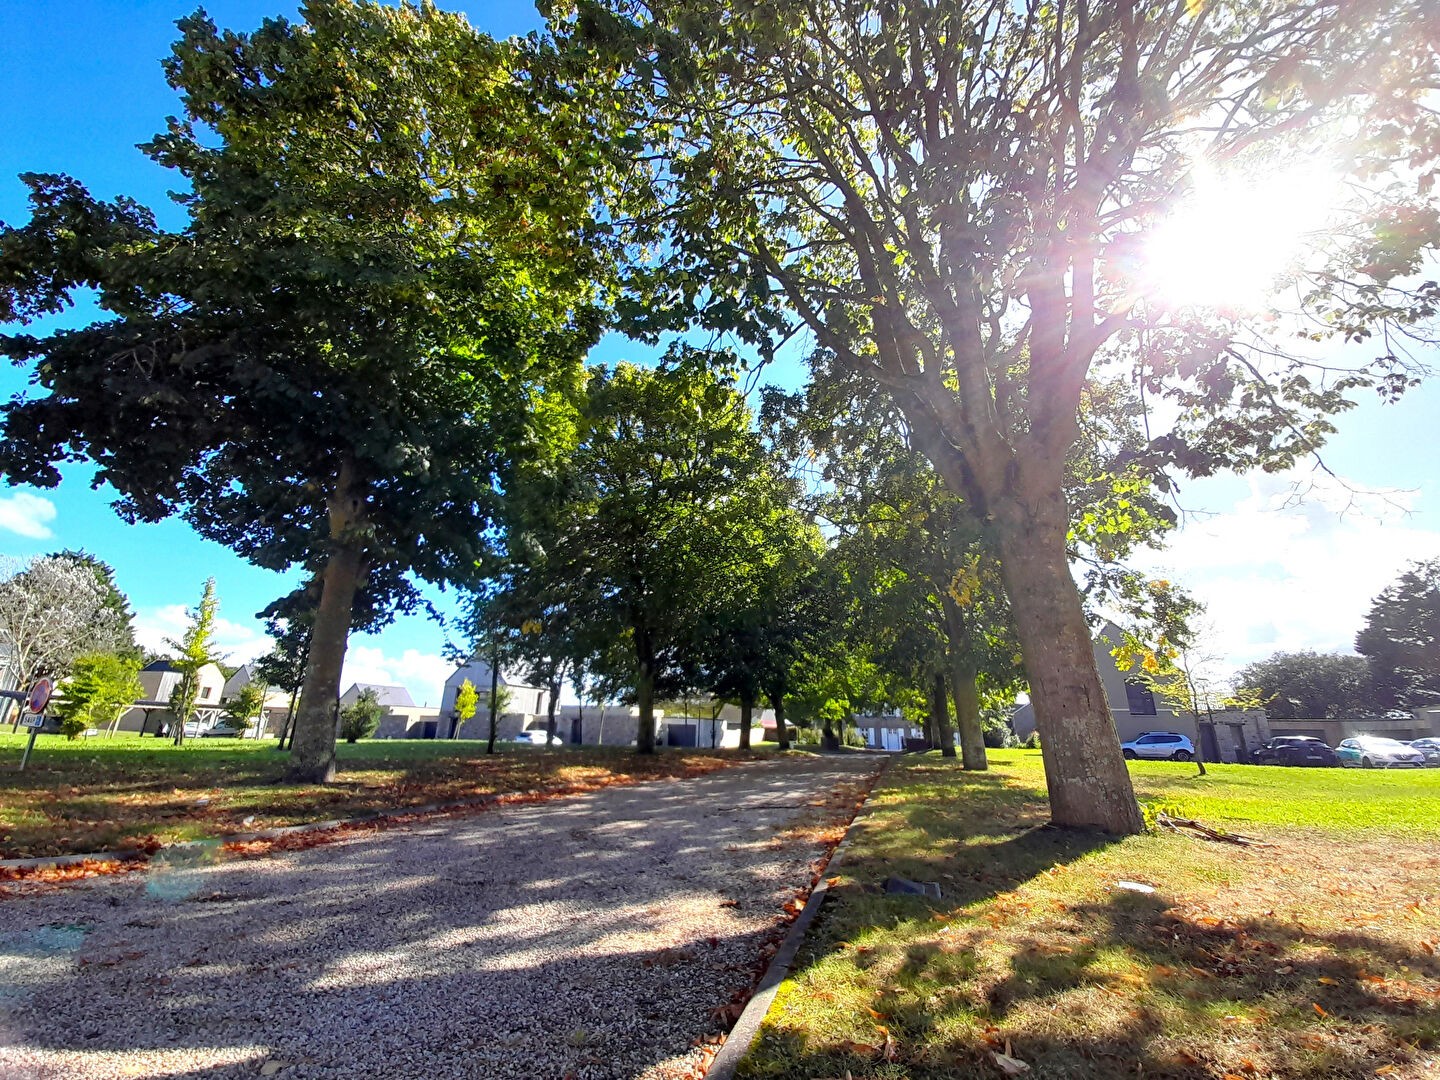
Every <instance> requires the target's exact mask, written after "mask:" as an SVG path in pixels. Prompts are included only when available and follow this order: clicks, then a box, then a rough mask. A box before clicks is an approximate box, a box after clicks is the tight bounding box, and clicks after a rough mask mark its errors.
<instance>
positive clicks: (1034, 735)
mask: <svg viewBox="0 0 1440 1080" xmlns="http://www.w3.org/2000/svg"><path fill="white" fill-rule="evenodd" d="M1020 745H1021V746H1023V747H1024V748H1025V749H1026V750H1039V749H1040V732H1038V731H1032V732H1030V734H1029V735H1028V736H1027V737H1026V739H1025V741H1024V742H1023V743H1021V744H1020Z"/></svg>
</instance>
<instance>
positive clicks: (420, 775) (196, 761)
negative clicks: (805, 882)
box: [0, 733, 765, 858]
mask: <svg viewBox="0 0 1440 1080" xmlns="http://www.w3.org/2000/svg"><path fill="white" fill-rule="evenodd" d="M24 742H25V736H24V735H23V734H21V735H10V734H8V733H7V734H3V735H0V858H23V857H27V856H38V855H64V854H71V853H76V852H95V851H123V850H127V849H136V848H139V849H153V848H154V847H156V846H157V845H160V844H165V843H172V842H174V841H178V840H205V839H219V838H223V837H226V836H232V835H235V834H237V833H245V832H251V831H257V830H260V829H267V828H273V827H275V826H280V825H298V824H301V823H304V822H310V821H324V820H327V819H330V818H340V817H348V816H353V815H356V814H362V813H365V812H367V811H375V810H403V809H405V808H407V807H415V806H423V805H426V804H428V803H435V802H448V801H451V800H461V799H473V798H479V797H481V796H485V795H496V794H504V793H510V792H523V791H529V790H532V789H536V788H545V789H553V788H559V789H562V790H564V791H567V792H570V791H574V792H579V791H586V790H593V789H594V788H597V787H603V786H606V785H609V784H617V783H634V782H636V781H640V780H650V779H658V778H662V777H672V776H693V775H698V774H700V773H705V772H709V771H712V770H714V769H719V768H724V767H726V766H727V765H731V764H735V763H738V762H740V761H745V760H754V759H756V758H759V757H761V756H764V755H765V751H763V750H757V751H752V752H751V753H749V754H748V755H746V754H742V753H741V752H740V751H735V750H726V751H719V752H714V751H682V750H667V751H664V752H662V753H659V754H656V755H654V756H653V757H648V758H642V757H640V756H639V755H637V754H636V753H635V752H634V751H633V750H631V749H626V748H621V747H615V748H613V749H612V748H603V747H586V748H583V749H570V748H565V749H560V750H544V749H541V748H530V749H520V750H506V751H503V752H501V753H497V754H494V755H488V754H486V753H485V744H484V743H483V742H471V741H467V740H458V741H446V740H424V741H421V740H414V741H401V740H373V741H363V742H359V743H356V744H354V745H346V744H342V745H341V746H340V747H339V755H340V777H339V780H338V781H337V782H336V783H334V784H327V785H323V786H322V785H318V784H308V785H285V784H281V783H280V780H281V777H282V776H283V775H284V772H285V767H286V763H287V761H288V755H285V754H281V753H277V752H276V751H275V749H274V745H275V744H274V743H273V742H271V741H263V742H254V741H246V740H240V739H203V740H201V739H197V740H193V741H191V742H189V743H187V744H186V745H184V746H179V747H177V746H174V745H172V744H171V743H169V742H168V741H166V740H163V739H154V738H147V739H140V738H136V737H134V736H129V737H126V736H117V737H116V738H113V739H107V738H103V737H102V738H94V739H88V740H82V741H76V742H69V741H67V740H65V739H63V738H60V737H58V736H41V739H40V741H39V742H38V743H37V745H36V750H35V753H34V755H33V756H32V757H31V759H30V765H29V767H28V768H27V769H26V771H25V772H23V773H21V772H18V771H16V766H17V765H18V763H19V760H20V752H21V749H22V748H23V746H24Z"/></svg>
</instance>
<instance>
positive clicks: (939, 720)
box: [930, 671, 955, 758]
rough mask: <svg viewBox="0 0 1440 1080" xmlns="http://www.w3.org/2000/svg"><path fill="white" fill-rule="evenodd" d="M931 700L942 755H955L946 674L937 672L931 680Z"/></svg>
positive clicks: (936, 734)
mask: <svg viewBox="0 0 1440 1080" xmlns="http://www.w3.org/2000/svg"><path fill="white" fill-rule="evenodd" d="M930 701H931V702H932V708H933V709H934V712H935V738H936V739H937V740H938V741H939V743H940V756H941V757H948V758H953V757H954V756H955V736H954V735H953V734H952V733H951V730H950V695H949V694H948V693H946V692H945V675H944V673H943V672H939V671H937V672H935V675H934V677H933V678H932V679H931V681H930Z"/></svg>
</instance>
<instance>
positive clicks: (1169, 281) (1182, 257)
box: [1143, 167, 1339, 309]
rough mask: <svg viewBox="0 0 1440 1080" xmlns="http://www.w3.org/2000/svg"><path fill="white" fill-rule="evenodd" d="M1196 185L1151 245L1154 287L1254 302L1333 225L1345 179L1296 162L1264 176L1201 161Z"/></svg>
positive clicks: (1184, 299)
mask: <svg viewBox="0 0 1440 1080" xmlns="http://www.w3.org/2000/svg"><path fill="white" fill-rule="evenodd" d="M1193 178H1194V186H1193V189H1192V190H1191V192H1190V194H1189V196H1188V197H1187V198H1185V199H1184V200H1183V201H1182V202H1181V203H1180V204H1179V205H1177V206H1176V208H1175V210H1174V212H1173V213H1171V215H1170V216H1169V217H1168V218H1166V219H1165V220H1164V221H1163V222H1161V223H1160V224H1159V225H1158V226H1157V227H1156V228H1155V229H1154V230H1153V231H1152V232H1151V233H1150V235H1149V237H1148V238H1147V240H1146V241H1145V244H1144V259H1143V265H1144V271H1143V273H1144V279H1145V280H1144V283H1145V285H1146V286H1147V291H1148V292H1150V293H1151V294H1152V295H1155V296H1157V297H1159V298H1161V299H1163V300H1164V301H1166V302H1167V303H1169V304H1173V305H1178V306H1197V307H1211V308H1225V309H1234V308H1241V309H1253V308H1256V307H1259V306H1261V305H1263V304H1264V302H1265V300H1266V299H1267V297H1269V296H1270V295H1271V294H1273V292H1274V290H1275V288H1276V285H1277V283H1278V282H1279V280H1280V279H1281V276H1282V275H1283V274H1284V272H1285V271H1286V270H1287V269H1289V268H1291V267H1292V266H1294V265H1295V264H1296V263H1297V261H1300V260H1302V259H1303V258H1304V256H1305V254H1306V252H1307V249H1308V248H1310V247H1311V245H1312V242H1313V240H1314V239H1315V238H1316V236H1317V235H1318V234H1319V233H1320V232H1321V231H1322V230H1323V229H1324V227H1325V226H1326V224H1327V222H1328V220H1329V218H1330V214H1331V212H1332V210H1333V208H1334V206H1335V203H1336V199H1337V196H1338V193H1339V192H1338V188H1339V184H1338V182H1337V181H1336V180H1335V179H1334V178H1333V177H1332V176H1331V175H1329V174H1328V172H1326V171H1324V170H1317V169H1316V168H1314V167H1311V168H1305V167H1291V168H1287V169H1283V170H1278V171H1274V172H1271V173H1269V174H1268V175H1266V176H1263V177H1256V176H1236V175H1228V176H1227V175H1224V174H1221V173H1219V172H1217V171H1215V170H1214V169H1211V168H1208V167H1200V168H1197V169H1196V171H1195V173H1194V177H1193Z"/></svg>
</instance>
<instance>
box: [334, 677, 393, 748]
mask: <svg viewBox="0 0 1440 1080" xmlns="http://www.w3.org/2000/svg"><path fill="white" fill-rule="evenodd" d="M384 715H385V706H384V705H381V704H380V695H379V694H377V693H376V692H375V691H374V690H361V691H360V696H359V697H357V698H356V699H355V703H354V704H353V705H346V706H345V708H343V709H341V710H340V737H341V738H342V739H344V740H345V741H346V742H347V743H353V742H358V741H359V740H360V739H368V738H369V737H370V736H371V735H374V734H375V731H376V729H378V728H379V727H380V718H381V717H383V716H384Z"/></svg>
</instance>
